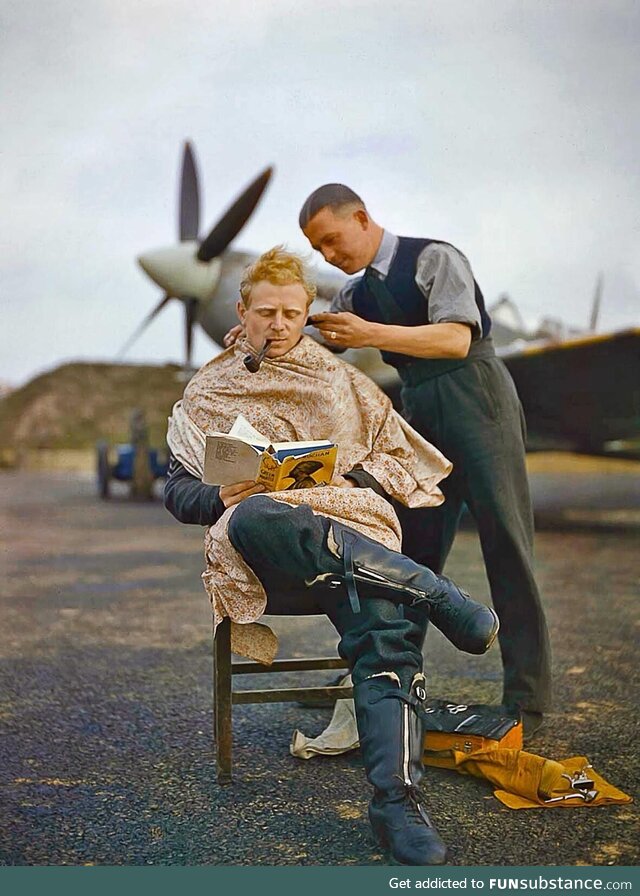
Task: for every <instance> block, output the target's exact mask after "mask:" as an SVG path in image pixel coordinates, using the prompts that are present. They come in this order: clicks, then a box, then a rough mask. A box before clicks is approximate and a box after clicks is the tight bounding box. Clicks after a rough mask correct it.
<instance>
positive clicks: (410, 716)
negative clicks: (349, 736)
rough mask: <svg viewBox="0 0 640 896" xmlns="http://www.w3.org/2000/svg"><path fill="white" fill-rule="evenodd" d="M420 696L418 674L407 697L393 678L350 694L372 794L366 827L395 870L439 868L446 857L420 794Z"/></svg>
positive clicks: (384, 676) (371, 681) (378, 678)
mask: <svg viewBox="0 0 640 896" xmlns="http://www.w3.org/2000/svg"><path fill="white" fill-rule="evenodd" d="M425 696H426V692H425V690H424V675H422V673H419V674H417V675H415V676H414V679H413V681H412V683H411V688H410V689H409V693H407V692H406V691H403V690H402V688H401V687H400V679H399V678H398V676H397V675H396V674H395V673H394V672H382V673H380V674H379V675H374V676H373V677H371V678H366V679H365V680H364V681H362V682H360V683H359V684H357V685H356V686H355V687H354V691H353V699H354V702H355V708H356V718H357V721H358V732H359V734H360V747H361V750H362V757H363V760H364V767H365V771H366V773H367V778H368V779H369V782H370V783H371V784H372V785H373V788H374V794H373V798H372V799H371V802H370V803H369V821H370V822H371V827H372V829H373V833H374V836H375V837H376V839H377V840H378V842H379V843H380V845H381V846H382V847H383V848H384V849H386V850H387V851H388V852H389V853H390V854H391V861H392V863H393V864H396V865H442V864H443V863H444V861H445V859H446V855H447V849H446V846H445V844H444V842H443V841H442V839H441V837H440V835H439V834H438V832H437V831H436V829H435V827H434V826H433V824H432V823H431V820H430V819H429V816H428V815H427V811H426V809H425V807H424V798H423V796H422V793H421V792H420V789H419V784H420V782H421V780H422V778H423V777H424V768H423V766H422V735H423V732H422V723H421V721H420V719H419V717H418V714H417V712H416V706H418V705H419V704H420V703H421V701H422V700H423V699H424V697H425Z"/></svg>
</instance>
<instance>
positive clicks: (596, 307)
mask: <svg viewBox="0 0 640 896" xmlns="http://www.w3.org/2000/svg"><path fill="white" fill-rule="evenodd" d="M603 285H604V277H603V276H602V272H601V273H599V274H598V279H597V280H596V289H595V292H594V294H593V304H592V305H591V318H590V320H589V330H590V331H591V332H592V333H595V331H596V327H597V326H598V316H599V315H600V301H601V300H602V287H603Z"/></svg>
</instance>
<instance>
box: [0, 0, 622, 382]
mask: <svg viewBox="0 0 640 896" xmlns="http://www.w3.org/2000/svg"><path fill="white" fill-rule="evenodd" d="M639 46H640V2H638V0H632V2H631V0H599V2H596V0H517V2H516V0H447V3H446V4H445V3H443V2H441V0H438V2H434V0H395V2H394V3H390V2H388V0H385V2H379V0H324V2H322V3H320V2H317V0H311V2H310V0H253V2H249V0H207V2H203V0H191V2H189V3H188V4H187V3H184V2H182V0H139V2H136V3H134V4H131V3H125V2H124V0H1V2H0V103H1V106H0V108H1V110H2V122H3V126H2V139H1V141H0V147H1V152H2V164H1V165H0V188H1V194H2V208H3V212H4V214H3V215H2V216H1V219H0V315H1V316H0V381H5V382H9V383H12V384H13V385H20V384H22V383H25V382H27V381H28V380H29V379H31V378H32V377H33V376H34V375H36V374H38V373H40V372H42V371H45V370H48V369H51V368H53V367H55V366H57V365H58V364H60V363H62V362H64V361H67V360H78V359H87V360H105V361H108V360H112V359H113V358H114V357H115V355H116V353H117V352H118V350H119V349H120V347H121V346H122V344H123V343H124V342H125V341H126V339H127V337H128V336H129V334H130V333H131V332H132V331H133V330H134V329H135V327H136V326H137V324H138V323H139V322H140V321H141V319H142V318H143V317H144V316H145V314H147V313H148V312H149V311H150V310H151V308H152V307H153V306H154V305H155V304H156V302H157V301H158V299H159V298H160V296H159V290H158V288H157V287H156V286H154V284H153V283H151V281H149V280H148V279H147V278H146V277H145V275H144V274H143V273H142V271H141V270H140V269H139V268H138V267H137V265H136V262H135V257H136V255H137V254H138V253H140V252H142V251H144V250H147V249H151V248H156V247H159V246H165V245H171V244H172V243H173V242H174V241H175V239H176V234H177V229H176V228H177V209H176V202H177V182H178V173H179V164H180V158H181V152H182V149H181V147H182V143H183V141H184V140H185V139H187V138H188V139H190V140H192V141H193V143H194V145H195V149H196V154H197V158H198V163H199V170H200V175H201V185H202V188H203V194H204V195H203V209H202V214H201V219H202V230H203V235H204V234H205V233H206V232H207V231H208V230H209V228H210V227H211V226H212V224H213V223H214V222H215V220H216V219H217V217H218V216H219V215H220V214H221V213H222V212H223V211H224V209H225V208H226V207H227V206H228V205H229V204H230V203H231V202H232V201H233V200H234V198H235V196H236V195H237V194H238V193H239V192H240V190H241V189H242V188H243V187H244V186H246V184H247V183H248V182H249V181H250V180H252V179H253V178H254V177H255V176H256V174H257V173H258V172H259V171H260V170H261V169H262V168H264V167H265V165H267V164H273V165H274V166H275V169H276V172H275V177H274V179H273V180H272V182H271V184H270V186H269V188H268V190H267V192H266V193H265V196H264V199H263V201H262V203H261V204H260V206H259V207H258V209H257V211H256V213H255V214H254V216H253V217H252V219H251V220H250V222H249V223H248V224H247V226H246V227H245V229H244V230H243V231H242V233H241V234H240V235H239V237H238V238H237V240H236V241H235V243H234V248H239V249H248V250H253V251H257V252H260V251H263V250H265V249H267V248H269V247H271V246H273V245H274V244H276V243H282V242H284V243H286V244H287V245H288V246H289V247H290V248H291V249H295V250H304V251H307V250H308V248H309V247H308V245H307V244H306V241H305V239H304V237H303V236H302V234H301V233H300V232H299V231H298V227H297V213H298V209H299V207H300V205H301V203H302V201H303V200H304V198H305V197H306V195H307V194H308V193H309V192H311V190H313V189H314V188H315V187H317V186H319V185H320V184H321V183H324V182H326V181H340V182H344V183H348V184H349V185H350V186H351V187H353V188H354V189H355V190H356V191H357V192H358V193H360V195H362V196H363V198H364V199H365V201H366V203H367V205H368V207H369V210H370V212H371V214H372V216H373V217H374V219H375V220H377V221H378V222H379V223H381V224H383V226H385V227H387V228H388V229H390V230H392V231H394V232H396V233H400V234H404V235H410V236H424V237H432V238H433V237H435V238H439V239H444V240H447V241H449V242H452V243H454V244H455V245H456V246H458V247H459V248H460V249H462V250H463V251H464V252H465V254H466V255H467V256H468V258H469V259H470V261H471V264H472V266H473V269H474V273H475V275H476V279H477V280H478V281H479V283H480V285H481V287H482V289H483V292H484V294H485V297H486V299H487V301H488V302H489V303H491V302H493V301H495V300H496V299H497V298H498V296H499V295H501V294H502V293H504V292H507V293H508V294H509V295H510V296H511V298H512V299H513V300H514V301H515V302H516V303H517V304H518V306H519V308H520V310H521V312H522V313H523V315H524V317H525V319H526V320H527V321H528V322H530V323H534V322H535V321H536V320H538V319H539V318H541V317H544V316H555V317H561V318H562V319H564V320H565V321H566V322H567V323H569V324H571V325H574V326H581V325H584V326H586V325H587V324H588V320H589V315H590V310H591V302H592V296H593V292H594V288H595V283H596V278H597V275H598V273H599V272H600V271H602V272H603V274H604V290H603V297H602V309H601V315H600V329H601V330H602V331H606V330H609V329H613V328H619V327H627V326H633V325H636V326H638V325H640V165H639V164H638V147H639V146H640V114H639V113H640V62H639V59H640V53H639V52H638V47H639ZM182 321H183V316H182V309H181V307H180V305H179V303H177V302H174V303H172V304H171V306H169V307H168V308H167V309H166V310H165V311H164V312H163V313H162V314H161V315H160V316H159V317H158V318H157V319H156V320H155V321H154V322H153V323H152V324H151V326H150V327H149V328H148V330H147V331H146V333H145V334H144V335H143V337H142V338H141V339H140V340H139V341H138V342H137V343H136V345H135V347H134V348H133V349H132V351H131V354H130V358H131V359H132V360H136V361H145V362H157V363H163V362H165V361H177V362H179V361H181V359H182V352H183V348H182V344H183V336H182V330H183V322H182ZM213 353H214V347H213V344H212V343H211V342H210V341H209V340H208V339H207V337H205V336H204V335H202V334H200V335H198V336H197V338H196V343H195V353H194V354H195V361H196V362H198V363H199V362H204V361H205V360H206V359H207V358H208V357H210V356H211V355H212V354H213Z"/></svg>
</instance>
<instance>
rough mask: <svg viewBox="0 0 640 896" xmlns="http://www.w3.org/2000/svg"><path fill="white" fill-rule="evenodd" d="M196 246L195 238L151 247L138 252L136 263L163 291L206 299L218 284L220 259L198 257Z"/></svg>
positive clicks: (179, 295) (170, 294) (177, 296)
mask: <svg viewBox="0 0 640 896" xmlns="http://www.w3.org/2000/svg"><path fill="white" fill-rule="evenodd" d="M197 250H198V243H197V242H195V241H193V242H185V243H180V244H179V245H177V246H170V247H168V248H164V249H153V250H151V251H149V252H144V253H142V254H141V255H139V256H138V264H139V265H140V267H141V268H142V270H143V271H144V272H145V273H146V274H148V276H149V277H151V279H152V280H153V282H154V283H157V285H158V286H159V287H160V288H161V289H163V290H164V292H165V293H166V294H167V295H169V296H173V297H175V298H182V297H187V296H188V297H189V298H194V299H200V300H201V301H206V300H207V299H210V298H211V297H212V296H213V293H214V292H215V289H216V286H217V285H218V280H219V279H220V270H221V261H220V259H218V258H214V259H212V260H211V261H208V262H203V261H198V259H197V258H196V252H197Z"/></svg>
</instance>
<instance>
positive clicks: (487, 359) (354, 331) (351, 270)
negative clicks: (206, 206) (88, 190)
mask: <svg viewBox="0 0 640 896" xmlns="http://www.w3.org/2000/svg"><path fill="white" fill-rule="evenodd" d="M299 223H300V227H301V228H302V230H303V232H304V234H305V236H306V237H307V239H308V240H309V242H310V243H311V245H312V246H313V248H314V249H315V250H317V251H318V252H320V253H321V254H322V255H323V256H324V258H325V260H326V261H328V262H329V264H332V265H334V266H335V267H337V268H339V269H340V270H342V271H344V273H345V274H356V273H357V272H358V271H361V270H362V269H364V274H363V275H362V276H361V277H359V278H356V279H354V280H350V281H349V282H348V283H347V284H346V285H345V286H344V287H343V289H342V290H341V291H340V292H339V293H338V295H337V296H336V298H335V299H334V301H333V304H332V311H331V312H327V313H324V314H316V315H315V316H314V318H313V323H314V324H315V325H316V326H317V328H318V329H319V331H320V332H321V334H322V336H323V337H324V338H325V339H326V341H327V343H328V344H329V345H332V346H335V347H336V348H361V347H364V346H372V347H374V348H377V349H379V350H380V351H381V353H382V357H383V359H384V360H385V361H386V362H387V363H388V364H392V365H393V366H394V367H395V368H396V369H397V371H398V374H399V375H400V378H401V380H402V384H403V385H402V402H403V408H404V416H405V417H406V419H407V420H408V421H409V423H410V424H411V425H412V426H413V427H414V428H415V429H417V430H418V431H419V432H420V433H421V434H422V435H423V436H424V437H425V438H427V439H428V440H429V441H430V442H432V443H433V444H435V445H436V446H437V447H438V448H439V449H440V450H441V451H442V452H443V453H444V454H445V455H446V456H447V457H449V458H450V459H451V460H452V461H453V465H454V469H453V473H452V474H451V476H450V477H449V478H448V479H446V480H445V481H444V483H443V484H442V490H443V491H444V493H445V496H446V501H445V503H444V504H443V505H442V506H441V507H439V508H437V509H433V510H431V509H429V510H422V511H420V510H418V511H408V512H407V513H408V514H409V516H408V517H407V515H406V514H405V516H404V519H403V518H402V517H401V519H402V521H403V524H404V525H403V529H404V532H405V541H404V542H403V551H404V552H405V553H407V554H409V555H410V556H411V557H413V558H414V559H415V560H418V561H419V562H420V563H423V564H424V565H426V566H429V567H430V568H431V569H434V570H436V571H437V572H441V571H442V568H443V566H444V564H445V561H446V559H447V555H448V554H449V551H450V549H451V545H452V543H453V539H454V537H455V533H456V530H457V527H458V523H459V520H460V516H461V513H462V509H463V504H464V503H466V504H467V506H468V508H469V510H470V511H471V513H472V515H473V516H474V518H475V520H476V524H477V527H478V532H479V535H480V542H481V545H482V553H483V557H484V562H485V567H486V571H487V576H488V579H489V584H490V586H491V596H492V599H493V604H494V606H495V608H496V610H497V612H498V615H499V617H500V623H501V628H500V634H499V641H500V649H501V653H502V661H503V666H504V692H503V704H504V705H506V706H509V707H513V708H518V709H520V710H521V712H522V717H523V727H524V735H525V738H526V739H530V738H531V736H532V735H533V734H534V732H535V731H536V730H537V729H538V728H539V727H540V725H541V724H542V714H543V712H544V711H545V710H547V709H548V708H549V703H550V690H551V688H550V649H549V638H548V633H547V626H546V621H545V617H544V611H543V609H542V605H541V602H540V596H539V593H538V589H537V586H536V582H535V578H534V574H533V514H532V509H531V499H530V496H529V486H528V481H527V473H526V467H525V449H524V418H523V414H522V408H521V406H520V402H519V400H518V396H517V394H516V390H515V386H514V384H513V381H512V379H511V377H510V375H509V373H508V371H507V370H506V368H505V366H504V365H503V364H502V362H501V361H500V360H498V358H496V356H495V352H494V348H493V343H492V340H491V336H490V330H491V319H490V317H489V315H488V314H487V311H486V309H485V305H484V299H483V296H482V293H481V291H480V288H479V286H478V284H477V283H476V282H475V279H474V277H473V273H472V271H471V267H470V265H469V262H468V261H467V259H466V258H465V256H464V255H463V254H462V253H461V252H460V251H459V250H458V249H456V248H455V247H453V246H451V245H450V244H449V243H446V242H442V241H441V240H431V239H412V238H408V237H397V236H394V235H393V234H392V233H389V231H387V230H384V229H383V228H382V227H380V226H379V225H378V224H376V222H375V221H374V220H373V219H372V218H371V216H370V215H369V213H368V212H367V209H366V207H365V205H364V203H363V201H362V200H361V199H360V197H359V196H358V195H357V194H356V193H354V192H353V190H351V189H350V188H349V187H346V186H344V185H342V184H326V185H324V186H322V187H319V188H318V189H317V190H315V191H314V192H313V193H312V194H311V195H310V196H309V197H308V199H307V200H306V201H305V203H304V205H303V206H302V209H301V211H300V218H299ZM407 522H408V523H409V524H408V525H407V524H406V523H407Z"/></svg>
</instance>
